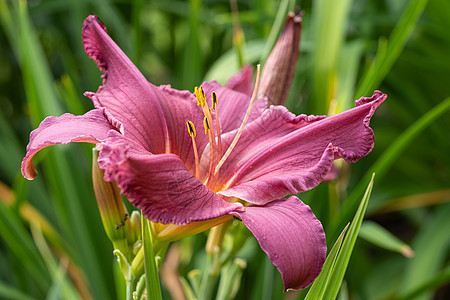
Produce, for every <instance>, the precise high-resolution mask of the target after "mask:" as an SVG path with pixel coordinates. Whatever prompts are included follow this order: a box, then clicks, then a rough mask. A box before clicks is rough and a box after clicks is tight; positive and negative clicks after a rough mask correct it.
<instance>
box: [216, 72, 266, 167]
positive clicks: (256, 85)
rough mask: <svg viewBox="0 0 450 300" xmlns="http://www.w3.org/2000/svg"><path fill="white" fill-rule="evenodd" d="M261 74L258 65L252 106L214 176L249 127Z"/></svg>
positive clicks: (249, 107)
mask: <svg viewBox="0 0 450 300" xmlns="http://www.w3.org/2000/svg"><path fill="white" fill-rule="evenodd" d="M260 74H261V66H260V65H257V66H256V80H255V87H254V89H253V94H252V98H251V99H250V104H249V105H248V108H247V113H246V114H245V117H244V120H243V121H242V124H241V126H240V127H239V130H238V132H237V133H236V136H235V137H234V139H233V141H232V142H231V144H230V146H229V147H228V149H227V151H226V152H225V154H224V155H223V156H222V159H221V160H220V161H219V163H218V164H217V166H216V169H215V171H214V175H216V174H217V172H219V170H220V167H222V165H223V163H224V162H225V160H226V159H227V158H228V156H230V154H231V151H233V149H234V147H235V146H236V143H237V142H238V140H239V138H240V137H241V135H242V132H243V131H244V128H245V125H247V121H248V118H249V117H250V113H251V112H252V108H253V104H254V103H255V100H256V94H257V93H258V88H259V78H260Z"/></svg>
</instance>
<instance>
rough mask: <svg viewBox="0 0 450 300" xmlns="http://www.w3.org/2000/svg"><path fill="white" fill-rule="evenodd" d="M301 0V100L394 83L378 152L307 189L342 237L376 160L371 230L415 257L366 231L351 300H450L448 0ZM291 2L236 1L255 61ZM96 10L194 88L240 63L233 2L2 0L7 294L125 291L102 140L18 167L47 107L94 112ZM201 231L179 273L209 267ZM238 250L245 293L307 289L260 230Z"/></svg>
mask: <svg viewBox="0 0 450 300" xmlns="http://www.w3.org/2000/svg"><path fill="white" fill-rule="evenodd" d="M295 4H298V5H301V7H302V9H303V10H305V12H306V14H305V16H304V17H303V25H302V28H303V31H302V40H301V45H300V48H301V54H300V59H299V62H298V65H297V72H296V75H295V79H294V84H293V87H292V90H291V93H290V96H289V100H288V103H287V106H288V107H289V108H290V110H291V111H293V112H295V113H307V114H312V113H319V114H324V113H335V112H339V111H342V110H344V109H348V108H349V107H351V106H352V101H353V100H355V99H357V98H358V97H360V96H370V95H371V93H372V91H373V89H379V90H381V91H383V92H384V93H386V94H388V100H387V101H386V102H385V103H384V104H383V105H382V106H381V107H380V109H379V110H378V111H377V113H376V114H375V116H374V118H373V119H372V124H371V125H372V127H373V128H374V131H375V136H376V143H375V148H374V150H373V152H372V153H371V154H370V155H369V156H368V157H366V158H364V159H362V160H360V161H359V162H358V163H357V164H354V165H341V166H340V176H339V178H338V180H337V181H335V182H330V183H324V184H322V185H320V186H319V187H317V188H316V189H314V190H312V191H309V192H307V193H304V194H301V195H299V196H300V198H301V199H302V200H303V201H305V202H306V203H307V204H309V205H311V207H312V209H313V211H314V213H315V214H316V215H317V216H318V218H319V219H320V220H321V221H322V223H323V225H324V228H325V231H326V233H327V241H328V244H329V245H330V246H331V245H333V244H334V242H335V241H336V239H337V238H338V235H339V233H340V232H341V231H342V230H343V229H344V227H345V225H346V224H347V222H349V221H351V219H352V216H353V215H354V214H355V211H356V208H357V206H358V204H359V201H361V198H362V195H363V192H364V190H365V188H366V187H367V184H368V182H369V180H370V176H371V175H372V172H376V173H377V175H376V177H375V181H374V186H373V191H372V197H371V200H370V202H369V206H368V208H367V213H366V216H367V217H368V218H369V219H371V221H374V222H375V224H376V225H375V226H379V227H380V228H378V229H379V230H373V231H371V232H375V233H373V234H376V232H383V233H382V234H392V235H394V236H396V237H397V238H399V239H400V240H402V241H403V242H405V243H406V244H408V245H410V246H411V248H412V250H413V251H414V253H415V256H414V257H413V258H407V257H404V256H402V255H401V254H399V253H398V252H397V251H389V249H390V248H389V241H390V239H386V240H388V241H387V242H386V243H385V244H383V238H380V237H377V236H375V237H374V238H373V239H371V238H370V236H369V237H368V238H367V236H365V239H364V240H357V242H356V245H355V248H354V250H353V254H352V257H351V260H350V264H349V265H348V268H347V272H346V275H345V277H344V281H345V282H346V285H345V286H346V289H345V290H343V292H342V293H341V294H340V299H350V298H351V299H374V300H376V299H380V300H382V299H448V298H449V297H450V287H449V283H450V271H449V266H450V265H449V263H450V257H449V253H450V251H449V249H450V235H449V234H448V229H449V228H450V204H449V203H448V202H449V200H450V155H449V154H450V134H449V129H450V115H449V107H450V98H449V97H450V84H449V82H450V55H449V53H450V34H449V33H448V29H449V28H450V18H449V17H448V16H449V15H450V2H449V1H448V0H429V1H426V0H399V1H387V0H386V1H375V0H363V1H351V0H346V1H342V2H341V1H331V0H316V1H298V3H295ZM295 4H294V3H293V1H283V0H281V1H264V0H253V1H250V0H247V1H238V7H239V19H240V23H241V26H242V28H243V31H244V34H245V47H244V50H243V51H244V53H243V59H244V60H245V61H247V62H248V63H252V64H254V63H256V62H258V61H259V60H260V58H261V57H262V58H264V57H266V56H267V49H270V47H271V46H272V45H273V43H274V41H275V40H274V36H276V33H277V32H279V30H280V26H281V24H282V22H281V23H280V22H279V18H278V19H277V18H276V16H277V13H278V14H284V13H285V10H287V8H289V9H291V10H292V9H293V7H294V5H295ZM89 14H96V15H98V16H99V17H100V19H101V20H102V21H103V22H104V23H105V24H106V25H107V27H108V30H109V34H110V35H111V37H112V38H113V39H114V40H115V41H116V42H117V43H118V45H119V46H120V47H121V48H122V49H123V50H124V51H125V53H127V55H128V56H129V57H130V58H131V59H132V61H133V62H134V63H135V64H136V65H137V66H138V67H139V69H140V70H141V71H142V72H143V74H144V75H145V76H146V77H147V78H148V79H149V80H150V81H151V82H153V83H155V84H168V83H170V84H171V85H172V86H173V87H175V88H179V89H190V90H192V89H193V87H194V86H195V85H199V84H200V83H201V81H202V80H204V79H205V78H207V79H212V78H217V80H219V81H221V82H222V83H223V82H224V81H225V80H226V79H227V78H229V76H231V75H232V74H233V73H235V72H236V71H237V70H238V69H239V63H238V58H237V54H236V51H235V50H234V49H233V21H232V15H231V12H230V3H229V1H226V0H214V1H212V0H209V1H206V0H205V1H200V0H191V1H171V0H168V1H144V0H133V1H118V0H116V1H108V0H101V1H100V0H98V1H89V0H84V1H79V0H70V1H59V0H41V1H39V0H30V1H28V3H27V2H26V1H25V0H20V1H18V0H12V1H7V0H0V24H1V30H0V183H1V185H0V198H1V200H2V201H0V236H1V238H0V298H6V299H8V298H9V299H43V298H47V299H61V298H64V299H71V298H77V297H79V298H83V299H123V298H124V292H123V286H121V285H120V284H119V283H118V284H116V283H115V282H118V281H117V280H116V278H118V276H117V275H115V274H117V272H118V268H117V266H116V265H115V262H114V257H113V254H112V251H113V249H112V246H111V244H110V242H109V240H108V239H107V237H106V234H105V232H104V230H103V227H102V224H101V221H100V218H99V214H98V208H97V207H96V202H95V199H94V194H93V190H92V183H91V179H90V172H91V169H90V162H91V157H90V155H91V151H90V148H91V146H90V145H70V146H54V147H51V149H47V150H44V151H41V153H40V154H39V155H38V156H37V157H36V159H35V163H36V164H37V168H38V171H39V172H40V174H39V176H38V177H37V178H36V179H35V180H34V181H32V182H29V181H27V180H25V179H24V178H23V177H22V176H21V174H20V162H21V159H22V157H23V156H24V154H25V148H26V144H27V143H28V135H29V132H30V131H31V130H32V129H34V128H35V127H36V126H37V125H38V124H39V123H40V122H41V121H42V120H43V119H44V118H45V117H46V116H48V115H60V114H62V113H64V112H70V113H73V114H82V113H84V112H86V111H87V110H89V109H91V108H92V104H91V103H90V101H89V100H88V99H87V98H85V97H83V95H82V93H83V92H84V91H96V89H97V88H98V86H99V85H100V83H101V79H100V74H101V73H100V72H99V71H98V70H97V68H96V66H95V63H94V62H92V61H91V60H90V59H89V58H88V57H87V55H85V53H84V50H83V45H82V42H81V28H82V23H83V20H84V19H85V17H87V16H88V15H89ZM277 20H278V21H277ZM273 24H275V27H274V28H275V29H274V30H272V28H273V27H272V25H273ZM371 224H372V225H373V223H371ZM363 227H364V222H363ZM381 227H382V228H381ZM42 236H43V237H44V238H43V237H42ZM380 240H381V242H380ZM204 242H205V235H203V234H200V235H198V236H195V237H192V238H189V239H186V240H184V241H182V242H181V243H179V246H180V248H181V250H182V251H181V253H182V254H181V262H180V272H181V275H182V276H184V277H186V276H187V273H188V272H189V271H190V270H191V269H193V268H196V267H198V266H199V265H201V262H202V261H203V260H204V256H205V254H204ZM330 248H331V247H330ZM391 250H392V249H391ZM239 256H240V257H243V258H245V259H246V260H247V269H246V270H245V271H244V273H243V275H242V282H241V289H240V291H239V292H238V294H237V296H236V298H237V299H285V298H286V299H303V297H304V295H305V294H306V292H305V291H301V292H289V293H287V294H283V293H282V283H281V277H280V275H279V273H278V272H277V271H276V269H275V268H274V267H273V265H272V264H271V263H270V261H269V260H268V258H267V257H266V255H265V254H264V253H263V252H262V251H261V249H259V247H258V245H257V243H256V241H255V240H254V239H253V238H250V239H249V240H248V241H247V244H246V246H245V247H244V248H243V250H242V251H241V252H240V253H239ZM162 281H163V282H164V280H162ZM344 291H345V292H344ZM163 297H164V299H166V298H167V299H170V293H169V292H168V291H167V290H163ZM346 297H350V298H346Z"/></svg>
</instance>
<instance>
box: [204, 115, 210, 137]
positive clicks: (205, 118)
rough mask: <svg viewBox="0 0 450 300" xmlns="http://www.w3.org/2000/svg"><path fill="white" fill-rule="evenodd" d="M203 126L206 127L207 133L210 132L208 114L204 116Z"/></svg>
mask: <svg viewBox="0 0 450 300" xmlns="http://www.w3.org/2000/svg"><path fill="white" fill-rule="evenodd" d="M203 127H205V135H206V134H208V133H209V129H210V126H209V121H208V116H205V117H204V118H203Z"/></svg>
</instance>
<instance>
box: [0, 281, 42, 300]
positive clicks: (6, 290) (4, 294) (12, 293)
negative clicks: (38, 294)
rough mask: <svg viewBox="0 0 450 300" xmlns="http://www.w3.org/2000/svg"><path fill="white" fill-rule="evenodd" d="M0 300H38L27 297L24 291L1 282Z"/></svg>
mask: <svg viewBox="0 0 450 300" xmlns="http://www.w3.org/2000/svg"><path fill="white" fill-rule="evenodd" d="M0 298H2V299H5V300H6V299H11V300H34V299H36V298H34V297H31V296H30V295H26V294H25V293H24V292H23V291H21V290H18V289H16V288H14V287H12V286H9V285H7V284H6V283H3V282H1V281H0Z"/></svg>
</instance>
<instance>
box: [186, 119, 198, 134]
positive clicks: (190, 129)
mask: <svg viewBox="0 0 450 300" xmlns="http://www.w3.org/2000/svg"><path fill="white" fill-rule="evenodd" d="M186 125H187V129H188V132H189V135H190V136H192V137H195V136H196V134H197V133H196V132H195V127H194V123H192V122H191V121H187V122H186Z"/></svg>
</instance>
